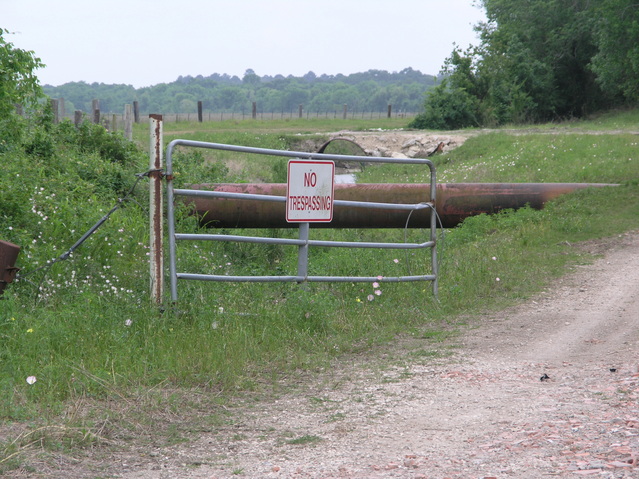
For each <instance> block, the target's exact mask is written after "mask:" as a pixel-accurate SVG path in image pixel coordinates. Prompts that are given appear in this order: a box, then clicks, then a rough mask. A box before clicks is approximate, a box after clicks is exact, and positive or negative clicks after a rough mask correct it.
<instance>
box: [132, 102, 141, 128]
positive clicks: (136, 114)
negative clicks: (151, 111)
mask: <svg viewBox="0 0 639 479" xmlns="http://www.w3.org/2000/svg"><path fill="white" fill-rule="evenodd" d="M133 121H135V124H136V125H137V124H138V123H140V102H139V101H137V100H134V101H133Z"/></svg>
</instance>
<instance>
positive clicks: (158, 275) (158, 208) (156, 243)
mask: <svg viewBox="0 0 639 479" xmlns="http://www.w3.org/2000/svg"><path fill="white" fill-rule="evenodd" d="M149 131H150V148H149V151H150V154H149V159H150V161H149V198H150V200H149V206H150V208H149V209H150V211H149V220H150V225H151V229H150V260H149V263H150V273H151V275H150V277H151V284H150V291H151V300H152V301H154V302H155V304H158V305H159V304H161V303H162V296H163V295H164V252H163V248H162V237H163V235H164V224H163V221H162V218H163V216H164V211H163V204H162V201H163V198H162V145H163V138H162V136H163V135H162V115H157V114H151V115H149Z"/></svg>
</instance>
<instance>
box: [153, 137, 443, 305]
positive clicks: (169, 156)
mask: <svg viewBox="0 0 639 479" xmlns="http://www.w3.org/2000/svg"><path fill="white" fill-rule="evenodd" d="M178 146H183V147H191V148H206V149H213V150H225V151H233V152H238V153H246V154H255V155H271V156H279V157H287V158H294V159H304V160H316V161H321V160H326V161H336V162H341V163H362V162H363V161H364V162H367V163H395V164H414V165H426V166H427V167H428V168H429V170H430V197H429V198H425V199H424V200H425V201H423V202H420V203H415V204H405V203H373V202H365V201H344V200H337V199H336V200H334V205H335V206H344V207H349V208H362V209H367V208H368V209H370V208H373V209H388V210H404V211H406V212H407V215H408V216H410V214H411V212H413V211H417V210H424V209H429V210H430V213H431V214H430V237H429V239H428V240H427V241H424V242H421V243H406V242H404V243H378V242H344V241H320V240H312V239H310V225H309V223H298V224H299V238H298V239H287V238H271V237H260V236H239V235H230V234H186V233H176V231H175V227H176V225H175V208H174V206H175V205H174V202H175V197H176V196H191V197H194V196H195V197H197V196H201V197H211V198H227V199H235V200H237V201H242V200H258V201H274V202H286V197H285V196H272V195H255V194H245V193H230V192H219V191H203V190H194V189H175V188H174V186H173V175H174V173H173V151H174V150H175V148H176V147H178ZM165 178H166V182H167V220H168V240H169V276H170V290H171V300H172V301H174V302H175V301H177V299H178V294H177V283H178V280H197V281H227V282H297V283H304V282H375V281H377V282H408V281H432V285H433V294H434V295H435V296H437V248H436V236H437V229H436V221H437V214H436V211H435V194H436V187H435V186H436V182H435V167H434V165H433V163H432V162H431V161H430V160H428V159H421V158H406V159H403V158H402V159H396V158H382V157H369V156H366V157H362V156H348V155H331V154H323V153H322V154H320V153H308V152H299V151H287V150H273V149H266V148H253V147H246V146H237V145H225V144H220V143H207V142H200V141H191V140H173V141H171V143H169V145H168V147H167V150H166V177H165ZM291 226H293V224H291ZM195 240H197V241H202V240H204V241H228V242H247V243H263V244H278V245H289V246H296V247H297V248H298V267H297V272H296V274H291V275H275V276H231V275H215V274H194V273H188V272H178V271H177V267H176V264H177V261H176V254H177V252H176V250H177V244H176V243H177V242H178V241H195ZM313 246H315V247H336V248H380V249H399V250H402V249H403V250H406V249H425V248H430V251H431V272H430V273H429V274H422V275H410V276H384V277H378V276H309V275H308V254H309V248H310V247H313Z"/></svg>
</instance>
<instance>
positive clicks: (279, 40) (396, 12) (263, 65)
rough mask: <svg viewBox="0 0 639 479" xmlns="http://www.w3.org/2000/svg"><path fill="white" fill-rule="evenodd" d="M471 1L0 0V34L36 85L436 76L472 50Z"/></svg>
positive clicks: (479, 15)
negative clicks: (30, 63) (20, 52)
mask: <svg viewBox="0 0 639 479" xmlns="http://www.w3.org/2000/svg"><path fill="white" fill-rule="evenodd" d="M474 3H476V2H475V0H0V28H5V29H7V30H9V31H10V32H13V33H12V34H5V40H7V41H9V42H11V43H13V44H14V46H15V47H17V48H21V49H24V50H32V51H34V52H35V54H36V56H37V57H39V58H40V59H41V60H42V61H43V62H44V63H45V64H46V67H45V68H43V69H41V70H38V72H37V76H38V78H39V79H40V82H41V83H42V84H50V85H61V84H63V83H67V82H71V81H86V82H88V83H93V82H98V83H107V84H113V83H118V84H119V83H124V84H130V85H133V86H134V87H136V88H139V87H143V86H149V85H155V84H158V83H168V82H172V81H174V80H176V79H177V78H178V76H180V75H182V76H186V75H191V76H196V75H203V76H208V75H212V74H213V73H220V74H222V73H228V74H229V75H237V76H239V77H240V78H241V77H242V76H243V75H244V72H245V71H246V70H247V69H249V68H251V69H253V70H254V71H255V73H256V74H258V75H277V74H282V75H284V76H287V75H294V76H301V75H304V74H305V73H307V72H309V71H313V72H314V73H316V74H317V75H321V74H324V73H325V74H329V75H331V74H332V75H334V74H337V73H343V74H345V75H348V74H350V73H356V72H363V71H367V70H370V69H377V70H387V71H389V72H393V71H400V70H403V69H404V68H407V67H411V68H413V69H415V70H419V71H421V72H422V73H428V74H432V75H437V74H438V73H439V70H440V68H441V66H442V65H443V63H444V60H445V59H446V58H447V57H448V56H449V55H450V53H451V52H452V50H453V44H457V45H459V46H460V47H462V48H464V49H465V48H466V47H468V45H470V44H473V45H477V44H478V43H479V40H478V38H477V36H476V33H475V32H474V30H473V25H475V24H477V23H478V22H479V21H483V20H485V16H484V12H483V10H482V9H480V8H479V7H476V6H474Z"/></svg>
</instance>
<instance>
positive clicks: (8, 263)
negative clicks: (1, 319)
mask: <svg viewBox="0 0 639 479" xmlns="http://www.w3.org/2000/svg"><path fill="white" fill-rule="evenodd" d="M18 253H20V247H19V246H17V245H15V244H13V243H9V242H8V241H1V240H0V296H1V295H2V293H3V292H4V290H5V288H6V287H7V284H9V283H11V282H13V280H14V279H15V277H16V274H17V273H18V271H20V268H16V267H15V264H16V260H17V259H18Z"/></svg>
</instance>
